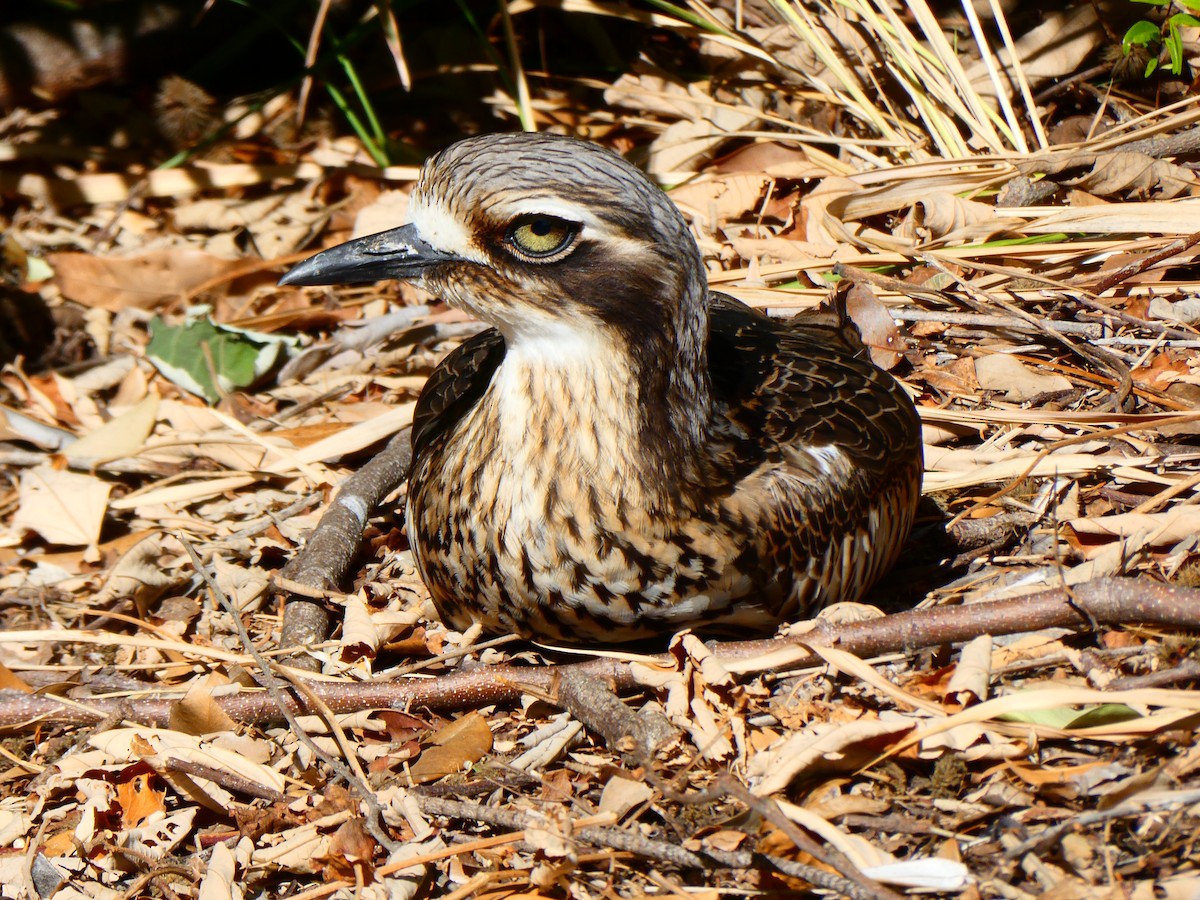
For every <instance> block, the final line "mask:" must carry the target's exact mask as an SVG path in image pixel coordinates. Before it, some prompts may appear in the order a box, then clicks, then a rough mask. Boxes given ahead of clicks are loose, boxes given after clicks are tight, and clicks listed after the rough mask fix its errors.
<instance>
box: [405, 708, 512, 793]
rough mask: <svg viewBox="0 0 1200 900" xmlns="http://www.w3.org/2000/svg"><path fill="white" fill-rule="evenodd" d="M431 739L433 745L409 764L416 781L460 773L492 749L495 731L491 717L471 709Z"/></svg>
mask: <svg viewBox="0 0 1200 900" xmlns="http://www.w3.org/2000/svg"><path fill="white" fill-rule="evenodd" d="M430 741H431V742H432V744H433V746H432V747H429V748H428V749H427V750H425V752H423V753H422V754H421V758H420V759H418V760H417V761H416V762H415V763H413V764H412V766H410V767H409V773H410V774H411V775H412V780H413V782H414V783H415V784H424V783H426V782H429V781H437V780H438V779H439V778H444V777H445V776H447V775H456V774H458V773H459V772H462V771H463V769H464V768H466V766H467V765H470V764H473V763H476V762H478V761H479V760H481V759H483V757H484V756H485V755H486V754H487V753H489V752H490V751H491V749H492V730H491V729H490V728H488V724H487V719H485V718H484V717H483V716H481V715H480V714H479V713H477V712H471V713H467V714H466V715H465V716H462V717H461V718H458V719H456V720H455V721H453V722H451V723H450V724H449V725H447V726H446V727H445V728H443V729H441V731H439V732H437V733H436V734H434V735H433V736H432V737H431V738H430Z"/></svg>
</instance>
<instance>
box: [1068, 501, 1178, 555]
mask: <svg viewBox="0 0 1200 900" xmlns="http://www.w3.org/2000/svg"><path fill="white" fill-rule="evenodd" d="M1064 532H1065V534H1066V537H1067V539H1068V540H1069V541H1070V542H1071V546H1072V547H1074V548H1075V549H1076V550H1078V551H1079V552H1081V553H1083V554H1084V555H1085V556H1086V557H1090V556H1092V555H1094V554H1095V553H1098V552H1099V550H1100V548H1101V546H1103V545H1104V544H1108V543H1109V542H1111V541H1115V540H1118V539H1119V538H1131V537H1135V536H1139V535H1140V536H1143V537H1145V539H1146V541H1147V543H1148V544H1149V545H1150V546H1153V547H1164V546H1168V545H1171V544H1176V543H1178V542H1179V541H1182V540H1185V539H1187V538H1189V537H1192V536H1194V535H1196V534H1197V533H1200V508H1197V507H1195V506H1183V505H1180V506H1174V507H1172V508H1171V509H1168V510H1166V511H1165V512H1159V513H1133V512H1129V513H1118V514H1116V515H1111V516H1101V517H1099V518H1083V519H1072V520H1071V521H1069V522H1067V523H1065V525H1064Z"/></svg>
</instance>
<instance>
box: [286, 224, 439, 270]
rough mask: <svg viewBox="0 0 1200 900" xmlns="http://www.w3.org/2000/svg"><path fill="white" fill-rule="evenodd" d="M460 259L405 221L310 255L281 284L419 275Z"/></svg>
mask: <svg viewBox="0 0 1200 900" xmlns="http://www.w3.org/2000/svg"><path fill="white" fill-rule="evenodd" d="M456 259H458V257H457V256H455V255H454V254H452V253H444V252H442V251H441V250H438V249H436V248H434V247H432V246H430V245H429V244H427V243H426V242H425V241H424V240H422V239H421V236H420V234H419V233H418V232H417V229H416V226H414V225H404V226H401V227H400V228H393V229H391V230H390V231H382V232H380V233H379V234H371V235H367V236H366V237H361V238H356V239H355V240H353V241H347V242H346V243H344V244H338V245H337V246H336V247H330V248H329V249H328V250H323V251H322V252H320V253H318V254H317V255H316V256H310V257H309V258H308V259H306V260H305V261H304V262H302V263H300V265H298V266H296V267H295V268H293V269H292V270H291V271H290V272H288V273H287V274H286V275H284V276H283V277H282V278H281V279H279V283H280V284H296V285H315V284H364V283H366V282H370V281H382V280H383V279H385V278H395V279H399V280H401V281H408V280H411V279H415V278H420V276H421V275H423V274H424V273H425V271H426V270H427V269H428V268H429V267H430V266H433V265H435V264H436V263H440V262H449V261H451V260H456Z"/></svg>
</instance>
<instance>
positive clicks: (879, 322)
mask: <svg viewBox="0 0 1200 900" xmlns="http://www.w3.org/2000/svg"><path fill="white" fill-rule="evenodd" d="M846 315H848V316H849V317H850V320H851V321H852V322H854V324H855V325H856V326H857V327H858V333H859V334H860V335H861V336H862V342H863V343H864V344H866V346H867V352H868V353H870V355H871V362H873V363H875V365H877V366H879V368H881V369H883V370H885V371H887V370H889V369H894V368H895V367H896V366H897V365H898V364H899V362H900V360H902V359H903V358H904V357H903V356H902V355H901V352H900V351H902V350H903V349H904V346H905V345H906V344H907V343H908V342H907V341H906V340H905V338H904V333H903V330H902V329H901V328H900V326H899V325H897V324H896V319H895V318H894V317H893V316H892V314H891V312H890V311H889V310H888V308H887V307H886V306H884V305H883V304H882V303H881V302H880V301H879V298H878V297H876V296H875V292H874V291H873V290H871V287H870V285H867V284H864V283H861V282H860V283H858V284H854V285H852V286H851V287H850V290H848V291H847V292H846Z"/></svg>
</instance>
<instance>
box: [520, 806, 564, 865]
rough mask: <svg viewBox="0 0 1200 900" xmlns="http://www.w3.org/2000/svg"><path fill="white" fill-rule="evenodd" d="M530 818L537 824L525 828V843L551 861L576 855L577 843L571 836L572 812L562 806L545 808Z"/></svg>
mask: <svg viewBox="0 0 1200 900" xmlns="http://www.w3.org/2000/svg"><path fill="white" fill-rule="evenodd" d="M530 818H531V819H532V820H533V822H534V823H535V824H530V825H527V826H526V827H525V841H526V843H528V844H529V845H530V846H531V847H533V848H534V849H535V850H537V851H539V852H541V853H542V854H544V855H545V856H548V857H550V858H551V859H565V858H571V857H573V856H574V854H575V841H574V840H573V839H572V837H571V835H572V833H573V832H574V830H575V828H574V823H573V822H572V821H571V815H570V812H569V811H568V810H567V809H566V808H564V807H561V806H547V807H543V808H542V809H541V810H539V811H538V812H536V813H531V815H530Z"/></svg>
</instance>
